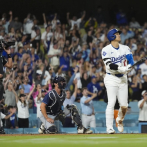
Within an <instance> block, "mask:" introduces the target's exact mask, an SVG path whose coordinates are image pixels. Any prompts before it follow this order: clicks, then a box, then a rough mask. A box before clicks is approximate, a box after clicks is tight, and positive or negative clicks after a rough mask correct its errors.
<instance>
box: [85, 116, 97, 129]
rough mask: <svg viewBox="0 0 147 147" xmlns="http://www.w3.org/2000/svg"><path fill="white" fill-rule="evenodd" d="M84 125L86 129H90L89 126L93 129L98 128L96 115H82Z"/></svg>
mask: <svg viewBox="0 0 147 147" xmlns="http://www.w3.org/2000/svg"><path fill="white" fill-rule="evenodd" d="M82 124H83V126H84V127H85V128H88V127H89V126H90V127H91V128H95V127H96V122H95V115H91V116H86V115H84V114H82Z"/></svg>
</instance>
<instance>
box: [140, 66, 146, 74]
mask: <svg viewBox="0 0 147 147" xmlns="http://www.w3.org/2000/svg"><path fill="white" fill-rule="evenodd" d="M139 68H140V69H141V74H142V75H147V65H146V64H145V63H142V64H141V65H140V66H139Z"/></svg>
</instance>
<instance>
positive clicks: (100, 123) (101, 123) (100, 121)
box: [96, 119, 103, 127]
mask: <svg viewBox="0 0 147 147" xmlns="http://www.w3.org/2000/svg"><path fill="white" fill-rule="evenodd" d="M96 127H103V121H102V120H98V119H96Z"/></svg>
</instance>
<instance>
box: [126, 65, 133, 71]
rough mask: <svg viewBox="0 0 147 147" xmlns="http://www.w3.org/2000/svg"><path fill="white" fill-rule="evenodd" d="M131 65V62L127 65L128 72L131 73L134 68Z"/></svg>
mask: <svg viewBox="0 0 147 147" xmlns="http://www.w3.org/2000/svg"><path fill="white" fill-rule="evenodd" d="M130 67H131V64H128V65H127V73H129V72H130V71H131V70H132V68H130Z"/></svg>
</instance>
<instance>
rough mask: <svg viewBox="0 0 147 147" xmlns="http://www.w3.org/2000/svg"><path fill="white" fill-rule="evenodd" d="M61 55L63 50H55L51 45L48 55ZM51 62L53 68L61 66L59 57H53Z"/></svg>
mask: <svg viewBox="0 0 147 147" xmlns="http://www.w3.org/2000/svg"><path fill="white" fill-rule="evenodd" d="M60 53H61V50H59V49H54V48H53V44H51V45H50V50H49V52H48V55H56V54H60ZM50 60H51V65H52V66H58V65H59V58H58V57H57V56H54V57H52V58H51V59H50Z"/></svg>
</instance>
